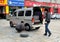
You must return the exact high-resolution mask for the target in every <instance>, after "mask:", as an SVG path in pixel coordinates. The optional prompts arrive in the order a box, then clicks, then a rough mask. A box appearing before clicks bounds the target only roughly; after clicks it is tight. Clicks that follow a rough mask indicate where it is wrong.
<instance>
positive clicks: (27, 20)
mask: <svg viewBox="0 0 60 42" xmlns="http://www.w3.org/2000/svg"><path fill="white" fill-rule="evenodd" d="M32 14H33V10H25V17H24V21H25V23H28V24H31V23H32V22H31V20H32Z"/></svg>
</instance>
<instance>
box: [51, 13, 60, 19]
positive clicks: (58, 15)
mask: <svg viewBox="0 0 60 42" xmlns="http://www.w3.org/2000/svg"><path fill="white" fill-rule="evenodd" d="M51 18H52V19H60V14H57V13H55V14H53V15H51Z"/></svg>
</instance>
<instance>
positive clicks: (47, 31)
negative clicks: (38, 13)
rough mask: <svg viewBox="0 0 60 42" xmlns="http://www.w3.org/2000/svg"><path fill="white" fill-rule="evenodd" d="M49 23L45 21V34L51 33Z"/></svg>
mask: <svg viewBox="0 0 60 42" xmlns="http://www.w3.org/2000/svg"><path fill="white" fill-rule="evenodd" d="M48 25H49V23H45V34H47V33H49V34H51V32H50V30H49V28H48Z"/></svg>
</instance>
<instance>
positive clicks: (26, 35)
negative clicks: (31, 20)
mask: <svg viewBox="0 0 60 42" xmlns="http://www.w3.org/2000/svg"><path fill="white" fill-rule="evenodd" d="M28 36H29V35H28V34H20V37H28Z"/></svg>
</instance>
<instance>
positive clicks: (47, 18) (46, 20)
mask: <svg viewBox="0 0 60 42" xmlns="http://www.w3.org/2000/svg"><path fill="white" fill-rule="evenodd" d="M50 20H51V15H50V13H49V11H48V10H47V9H45V34H44V35H45V36H47V33H48V34H49V35H48V36H51V31H50V30H49V28H48V26H49V23H50Z"/></svg>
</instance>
